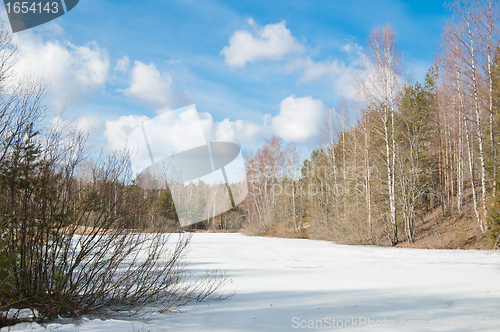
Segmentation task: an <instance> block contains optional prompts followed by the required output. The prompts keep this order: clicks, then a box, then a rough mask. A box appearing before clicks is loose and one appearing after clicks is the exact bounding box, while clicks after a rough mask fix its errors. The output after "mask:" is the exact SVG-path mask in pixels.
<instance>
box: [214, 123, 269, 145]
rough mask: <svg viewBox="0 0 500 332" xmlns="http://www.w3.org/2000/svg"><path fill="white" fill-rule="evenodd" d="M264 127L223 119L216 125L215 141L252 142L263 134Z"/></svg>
mask: <svg viewBox="0 0 500 332" xmlns="http://www.w3.org/2000/svg"><path fill="white" fill-rule="evenodd" d="M263 128H264V125H258V124H256V123H253V122H250V121H244V120H240V119H238V120H236V121H230V120H229V119H227V118H226V119H224V120H222V122H219V123H217V125H216V131H215V140H216V141H219V142H236V143H238V142H241V141H244V142H253V141H254V140H255V139H256V138H257V137H259V136H261V135H262V134H263Z"/></svg>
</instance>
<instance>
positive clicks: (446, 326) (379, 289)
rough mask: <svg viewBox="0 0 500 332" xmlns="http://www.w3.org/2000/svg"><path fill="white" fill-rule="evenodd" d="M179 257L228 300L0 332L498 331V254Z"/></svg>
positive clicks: (261, 248) (255, 250)
mask: <svg viewBox="0 0 500 332" xmlns="http://www.w3.org/2000/svg"><path fill="white" fill-rule="evenodd" d="M189 257H190V262H191V268H192V269H193V270H195V271H203V270H205V269H214V268H222V269H226V270H227V272H228V275H229V277H230V278H231V280H232V283H229V284H228V285H227V286H226V289H227V290H232V289H236V290H237V294H236V295H235V296H234V297H233V298H232V299H231V300H227V301H209V302H204V303H202V304H199V305H197V306H195V307H189V308H185V309H187V312H184V313H175V314H166V315H163V314H153V315H151V316H150V317H149V318H150V320H149V322H148V323H144V322H130V321H125V320H106V321H102V320H90V321H87V322H84V323H83V324H81V325H80V326H78V327H76V326H75V325H61V324H55V323H54V324H50V325H48V326H45V327H46V328H44V327H41V326H39V325H37V324H31V325H30V324H18V325H16V326H15V327H13V328H10V329H7V328H3V329H2V330H1V332H5V331H47V330H49V331H50V330H56V331H60V332H70V331H71V332H73V331H80V332H84V331H106V332H114V331H297V330H315V329H316V327H317V330H346V331H348V330H352V331H471V330H476V331H499V330H500V278H499V277H500V252H492V251H476V250H471V251H462V250H420V249H403V248H379V247H373V246H343V245H336V244H334V243H331V242H324V241H312V240H300V239H279V238H263V237H248V236H244V235H242V234H194V236H193V240H192V243H191V247H190V253H189ZM333 319H335V321H334V320H333ZM384 319H385V321H384ZM320 321H321V326H320ZM353 323H354V325H356V326H357V327H356V326H355V327H354V328H353V327H352V325H353ZM368 324H370V326H368ZM346 325H347V328H346V327H345V326H346ZM341 326H343V328H340V327H341ZM313 327H314V329H313ZM321 327H322V328H321ZM334 327H335V328H334Z"/></svg>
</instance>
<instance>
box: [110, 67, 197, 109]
mask: <svg viewBox="0 0 500 332" xmlns="http://www.w3.org/2000/svg"><path fill="white" fill-rule="evenodd" d="M118 91H121V92H123V93H124V94H125V95H126V96H128V97H131V98H133V99H135V100H137V101H138V102H140V103H144V104H145V105H146V106H148V107H151V108H153V109H161V111H160V112H165V111H169V110H171V109H172V108H173V107H175V106H179V105H180V104H183V103H186V102H187V101H188V100H189V98H188V97H187V96H185V95H184V94H182V93H180V92H177V91H175V90H174V89H173V81H172V77H171V76H170V73H168V72H165V73H163V74H161V73H160V72H159V71H158V69H156V66H155V65H154V64H149V65H146V64H145V63H143V62H141V61H135V63H134V67H133V68H132V70H131V74H130V86H129V87H128V88H127V89H124V90H121V89H119V90H118Z"/></svg>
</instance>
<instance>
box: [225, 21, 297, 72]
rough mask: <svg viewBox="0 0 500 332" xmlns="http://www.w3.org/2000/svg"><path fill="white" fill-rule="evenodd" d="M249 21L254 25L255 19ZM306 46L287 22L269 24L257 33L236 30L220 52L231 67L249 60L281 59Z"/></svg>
mask: <svg viewBox="0 0 500 332" xmlns="http://www.w3.org/2000/svg"><path fill="white" fill-rule="evenodd" d="M248 23H249V24H250V25H254V24H255V22H254V21H253V19H249V20H248ZM303 50H304V46H303V45H302V44H300V43H299V42H297V40H296V39H295V37H293V36H292V34H291V33H290V30H289V29H287V28H286V26H285V22H281V23H276V24H268V25H266V26H265V27H264V28H262V29H258V30H257V31H256V33H255V34H252V33H250V32H248V31H243V30H240V31H236V32H235V33H234V35H233V36H232V37H231V38H230V39H229V46H225V47H224V48H223V49H222V51H221V52H220V54H223V55H224V56H225V62H226V64H227V65H229V66H231V67H243V66H245V64H246V63H247V62H255V61H260V60H281V59H282V58H283V56H284V55H286V54H288V53H291V52H301V51H303Z"/></svg>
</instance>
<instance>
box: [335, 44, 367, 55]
mask: <svg viewBox="0 0 500 332" xmlns="http://www.w3.org/2000/svg"><path fill="white" fill-rule="evenodd" d="M340 50H341V51H344V52H346V53H347V54H349V55H354V56H360V55H361V54H362V53H363V47H361V46H359V45H358V44H356V43H353V42H350V43H347V44H345V45H343V46H342V47H341V48H340Z"/></svg>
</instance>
